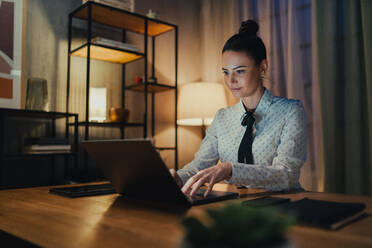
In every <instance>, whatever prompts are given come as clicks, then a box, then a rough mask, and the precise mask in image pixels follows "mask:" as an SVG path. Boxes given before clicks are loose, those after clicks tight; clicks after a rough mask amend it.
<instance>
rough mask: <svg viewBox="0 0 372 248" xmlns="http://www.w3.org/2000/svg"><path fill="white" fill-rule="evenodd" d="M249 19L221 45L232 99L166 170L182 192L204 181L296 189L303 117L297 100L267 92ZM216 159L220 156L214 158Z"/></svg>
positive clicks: (261, 48) (262, 54)
mask: <svg viewBox="0 0 372 248" xmlns="http://www.w3.org/2000/svg"><path fill="white" fill-rule="evenodd" d="M257 31H258V25H257V23H256V22H255V21H252V20H248V21H246V22H243V23H242V25H241V27H240V29H239V33H238V34H235V35H233V36H232V37H231V38H230V39H229V40H227V42H226V44H225V45H224V48H223V50H222V72H223V74H224V81H225V83H226V85H227V87H228V88H229V89H230V90H231V92H232V94H233V95H234V97H237V98H240V102H239V103H237V104H236V105H234V106H232V107H228V108H224V109H220V110H219V111H218V112H217V113H216V115H215V117H214V120H213V122H212V124H211V125H210V127H209V128H208V130H207V133H206V136H205V138H204V139H203V141H202V143H201V146H200V149H199V151H198V152H197V153H196V155H195V158H194V160H193V161H192V162H190V163H189V164H187V165H186V166H185V167H184V168H183V169H181V170H178V171H177V172H176V171H174V170H171V174H172V176H173V177H174V179H175V180H176V182H177V183H178V185H179V186H180V187H182V191H183V192H184V193H186V194H187V193H190V194H191V195H193V194H194V193H195V192H196V191H197V190H198V189H199V188H200V187H201V186H202V185H203V184H205V183H209V186H208V189H207V191H206V192H205V196H206V195H207V194H208V193H209V192H210V191H211V189H212V187H213V185H214V184H215V183H217V182H220V181H222V180H226V181H228V182H229V183H231V184H235V185H237V186H246V187H251V188H264V189H268V190H285V189H299V188H301V186H300V184H299V175H300V168H301V166H302V165H303V163H304V162H305V160H306V121H305V111H304V108H303V105H302V103H301V102H300V101H298V100H290V99H286V98H282V97H277V96H273V95H272V94H271V93H270V92H269V91H268V90H267V89H266V88H265V87H264V86H263V82H262V79H263V77H264V75H265V74H266V72H267V69H268V63H267V59H266V48H265V45H264V43H263V42H262V40H261V38H259V37H257V35H256V34H257ZM218 161H220V162H218Z"/></svg>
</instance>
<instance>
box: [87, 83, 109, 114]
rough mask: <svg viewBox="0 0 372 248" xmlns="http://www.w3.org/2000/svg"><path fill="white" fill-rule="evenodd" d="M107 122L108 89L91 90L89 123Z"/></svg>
mask: <svg viewBox="0 0 372 248" xmlns="http://www.w3.org/2000/svg"><path fill="white" fill-rule="evenodd" d="M105 120H106V88H90V89H89V121H105Z"/></svg>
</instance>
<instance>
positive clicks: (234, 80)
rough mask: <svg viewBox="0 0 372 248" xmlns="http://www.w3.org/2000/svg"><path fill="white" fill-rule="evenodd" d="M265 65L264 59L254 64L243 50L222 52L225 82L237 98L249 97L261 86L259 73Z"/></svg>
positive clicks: (261, 72)
mask: <svg viewBox="0 0 372 248" xmlns="http://www.w3.org/2000/svg"><path fill="white" fill-rule="evenodd" d="M266 67H267V62H266V60H263V61H262V62H261V64H260V65H256V63H255V61H254V60H253V59H252V58H251V57H250V56H248V55H247V54H246V53H245V52H236V51H225V52H224V53H223V54H222V73H223V74H224V80H225V83H226V85H227V87H229V89H230V91H231V92H232V94H233V95H234V97H237V98H243V97H249V96H251V95H253V94H254V93H256V92H257V90H259V89H260V87H262V82H261V75H262V74H263V73H264V72H265V69H266Z"/></svg>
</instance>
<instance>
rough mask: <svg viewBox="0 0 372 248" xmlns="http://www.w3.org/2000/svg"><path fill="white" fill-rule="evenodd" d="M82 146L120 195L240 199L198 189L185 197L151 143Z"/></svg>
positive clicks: (184, 201) (188, 200)
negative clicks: (206, 193) (206, 192)
mask: <svg viewBox="0 0 372 248" xmlns="http://www.w3.org/2000/svg"><path fill="white" fill-rule="evenodd" d="M81 143H82V145H83V147H84V148H85V149H86V151H87V152H88V154H89V155H90V156H91V157H92V158H93V160H95V162H96V164H97V166H98V167H99V168H101V169H102V170H103V172H104V173H105V175H106V177H107V178H108V179H109V180H110V181H111V183H112V185H113V187H114V188H115V190H116V192H117V193H120V194H122V195H124V196H125V197H128V198H130V199H133V200H146V201H151V202H164V203H173V204H178V205H199V204H205V203H210V202H215V201H222V200H227V199H234V198H237V197H238V196H239V195H238V193H235V192H219V191H211V192H210V193H209V195H208V196H207V197H204V196H203V194H204V192H205V191H204V190H199V191H198V192H196V194H194V195H193V196H192V197H191V196H187V195H185V194H183V192H182V191H181V189H180V188H179V186H178V185H177V183H176V182H175V180H174V179H173V177H172V176H171V174H170V173H169V170H168V168H167V166H166V165H165V164H164V162H163V160H162V159H161V157H160V155H159V153H158V152H157V150H156V148H155V147H154V146H153V144H152V142H151V140H148V139H121V140H100V141H93V140H92V141H82V142H81Z"/></svg>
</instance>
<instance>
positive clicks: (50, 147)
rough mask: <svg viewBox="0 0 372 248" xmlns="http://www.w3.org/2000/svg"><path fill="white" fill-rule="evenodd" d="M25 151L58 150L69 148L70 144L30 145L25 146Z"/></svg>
mask: <svg viewBox="0 0 372 248" xmlns="http://www.w3.org/2000/svg"><path fill="white" fill-rule="evenodd" d="M25 150H26V151H51V150H52V151H58V150H63V151H65V150H71V145H30V146H26V147H25Z"/></svg>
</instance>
